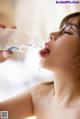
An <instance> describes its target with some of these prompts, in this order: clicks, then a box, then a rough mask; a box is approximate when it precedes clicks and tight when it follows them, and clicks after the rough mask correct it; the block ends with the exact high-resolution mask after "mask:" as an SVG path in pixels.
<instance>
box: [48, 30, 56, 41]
mask: <svg viewBox="0 0 80 119" xmlns="http://www.w3.org/2000/svg"><path fill="white" fill-rule="evenodd" d="M57 37H58V32H52V33H50V35H49V40H54V41H55V40H56V39H57Z"/></svg>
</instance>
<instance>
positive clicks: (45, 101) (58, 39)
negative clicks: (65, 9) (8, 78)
mask: <svg viewBox="0 0 80 119" xmlns="http://www.w3.org/2000/svg"><path fill="white" fill-rule="evenodd" d="M39 54H40V56H41V61H40V64H41V67H43V68H46V69H48V70H50V71H52V72H53V73H54V76H55V78H54V83H52V82H50V83H45V84H40V85H38V86H36V87H35V88H32V89H31V90H29V91H27V92H25V93H24V94H22V95H21V96H17V97H15V98H13V99H10V100H8V101H5V102H2V103H1V104H0V110H2V111H3V110H6V111H8V112H9V119H23V118H25V117H28V116H33V115H35V116H36V117H37V119H64V118H66V119H80V12H77V13H73V14H70V15H68V16H67V17H65V18H64V19H63V20H62V22H61V25H60V30H59V31H57V32H52V33H51V34H50V38H49V41H48V42H47V43H45V46H44V48H43V49H42V50H41V51H40V52H39Z"/></svg>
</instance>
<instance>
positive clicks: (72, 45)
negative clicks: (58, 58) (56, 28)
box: [54, 38, 80, 55]
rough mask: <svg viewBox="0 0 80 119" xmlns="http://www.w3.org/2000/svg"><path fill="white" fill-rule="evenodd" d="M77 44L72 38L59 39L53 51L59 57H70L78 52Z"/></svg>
mask: <svg viewBox="0 0 80 119" xmlns="http://www.w3.org/2000/svg"><path fill="white" fill-rule="evenodd" d="M79 44H80V43H79V42H78V40H77V39H74V38H65V39H64V38H63V39H62V38H60V39H58V40H56V42H55V45H54V50H55V51H56V52H57V53H59V54H60V55H72V54H75V53H76V52H77V51H78V47H80V46H79Z"/></svg>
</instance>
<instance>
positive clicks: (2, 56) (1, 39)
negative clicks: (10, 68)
mask: <svg viewBox="0 0 80 119" xmlns="http://www.w3.org/2000/svg"><path fill="white" fill-rule="evenodd" d="M5 28H6V26H5V25H3V24H0V32H1V33H0V46H1V47H3V46H6V44H7V42H8V40H7V39H6V37H8V36H9V35H11V34H12V33H11V32H10V33H9V32H7V33H6V34H5V35H4V34H2V30H3V29H5ZM11 29H16V26H12V27H11ZM2 35H4V36H2ZM11 54H12V52H11V51H9V50H6V49H5V50H3V49H0V63H1V62H4V61H5V60H7V59H8V58H9V56H10V55H11Z"/></svg>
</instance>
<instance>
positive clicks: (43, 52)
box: [39, 47, 50, 57]
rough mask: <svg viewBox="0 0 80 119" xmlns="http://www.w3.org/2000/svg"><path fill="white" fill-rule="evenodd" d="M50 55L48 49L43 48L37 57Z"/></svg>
mask: <svg viewBox="0 0 80 119" xmlns="http://www.w3.org/2000/svg"><path fill="white" fill-rule="evenodd" d="M49 53H50V50H49V48H48V47H45V48H43V49H42V50H40V51H39V55H40V56H41V57H47V56H48V55H49Z"/></svg>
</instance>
